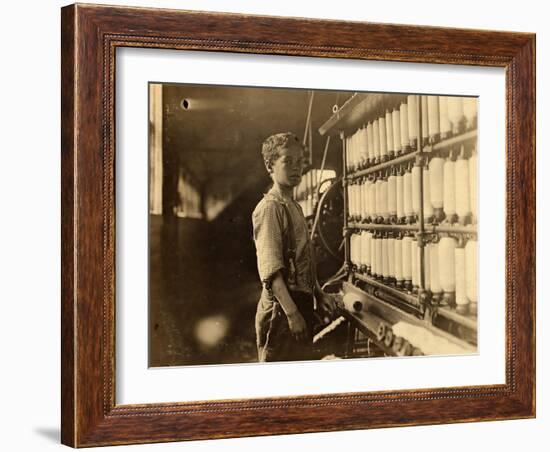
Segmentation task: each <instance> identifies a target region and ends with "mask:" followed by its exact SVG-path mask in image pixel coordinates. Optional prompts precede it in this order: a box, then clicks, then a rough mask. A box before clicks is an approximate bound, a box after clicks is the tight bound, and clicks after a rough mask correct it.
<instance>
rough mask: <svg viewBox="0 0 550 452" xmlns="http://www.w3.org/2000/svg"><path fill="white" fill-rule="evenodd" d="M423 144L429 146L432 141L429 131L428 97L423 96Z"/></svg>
mask: <svg viewBox="0 0 550 452" xmlns="http://www.w3.org/2000/svg"><path fill="white" fill-rule="evenodd" d="M421 107H422V143H423V144H424V145H426V144H428V143H429V141H430V131H429V129H428V96H422V101H421Z"/></svg>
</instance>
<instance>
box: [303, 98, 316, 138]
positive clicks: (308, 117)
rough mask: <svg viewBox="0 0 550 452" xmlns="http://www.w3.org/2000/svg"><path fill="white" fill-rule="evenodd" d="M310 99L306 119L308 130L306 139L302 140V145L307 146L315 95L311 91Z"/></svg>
mask: <svg viewBox="0 0 550 452" xmlns="http://www.w3.org/2000/svg"><path fill="white" fill-rule="evenodd" d="M310 94H311V95H310V97H309V105H308V108H307V117H306V128H305V130H304V138H303V140H302V144H303V145H304V146H305V145H306V143H307V137H308V131H309V128H310V127H309V126H310V119H311V107H312V106H313V96H314V95H315V91H310Z"/></svg>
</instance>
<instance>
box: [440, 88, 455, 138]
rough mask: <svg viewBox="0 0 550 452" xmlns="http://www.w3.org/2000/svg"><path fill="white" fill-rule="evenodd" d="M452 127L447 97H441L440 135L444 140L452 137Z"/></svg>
mask: <svg viewBox="0 0 550 452" xmlns="http://www.w3.org/2000/svg"><path fill="white" fill-rule="evenodd" d="M451 132H452V126H451V121H450V120H449V110H448V105H447V96H439V133H440V136H441V139H442V140H444V139H446V138H449V137H450V136H451Z"/></svg>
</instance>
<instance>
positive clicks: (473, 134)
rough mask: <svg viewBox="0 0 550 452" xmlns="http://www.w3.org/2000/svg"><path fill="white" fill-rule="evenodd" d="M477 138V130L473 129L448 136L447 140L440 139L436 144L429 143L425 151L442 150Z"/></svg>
mask: <svg viewBox="0 0 550 452" xmlns="http://www.w3.org/2000/svg"><path fill="white" fill-rule="evenodd" d="M476 138H477V130H471V131H469V132H466V133H463V134H460V135H457V136H455V137H452V138H448V139H447V140H443V141H440V142H439V143H436V144H433V145H432V144H428V145H426V146H424V147H423V151H424V152H437V151H442V150H445V149H447V148H450V147H453V146H456V145H457V144H462V143H464V142H465V141H468V140H475V139H476Z"/></svg>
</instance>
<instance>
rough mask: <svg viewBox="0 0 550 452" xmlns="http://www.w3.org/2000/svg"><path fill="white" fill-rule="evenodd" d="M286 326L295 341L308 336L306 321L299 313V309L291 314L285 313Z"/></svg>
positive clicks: (303, 339) (302, 339)
mask: <svg viewBox="0 0 550 452" xmlns="http://www.w3.org/2000/svg"><path fill="white" fill-rule="evenodd" d="M287 319H288V327H289V329H290V332H291V333H292V335H293V336H294V337H295V338H296V340H297V341H305V340H306V339H307V338H308V331H307V325H306V321H305V320H304V318H303V317H302V314H300V311H298V310H296V311H294V312H293V313H292V314H288V315H287Z"/></svg>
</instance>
